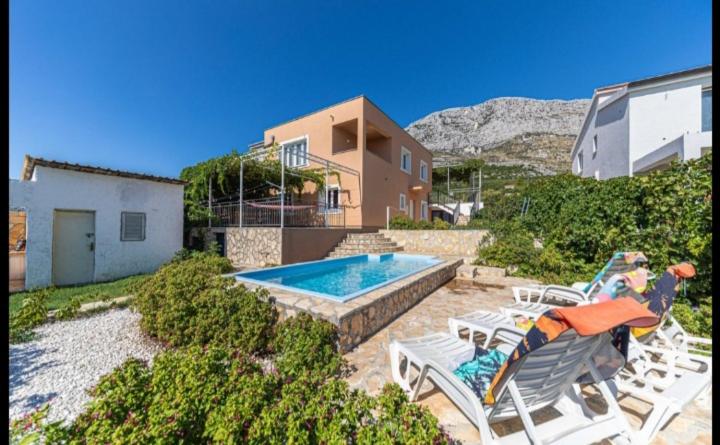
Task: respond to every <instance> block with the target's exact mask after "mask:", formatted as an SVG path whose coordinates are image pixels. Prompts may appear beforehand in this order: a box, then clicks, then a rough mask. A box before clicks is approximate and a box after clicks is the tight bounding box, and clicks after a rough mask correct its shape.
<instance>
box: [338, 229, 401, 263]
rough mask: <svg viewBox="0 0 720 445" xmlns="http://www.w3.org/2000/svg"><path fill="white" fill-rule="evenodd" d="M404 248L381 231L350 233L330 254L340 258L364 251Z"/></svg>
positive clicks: (390, 250)
mask: <svg viewBox="0 0 720 445" xmlns="http://www.w3.org/2000/svg"><path fill="white" fill-rule="evenodd" d="M402 250H403V248H402V247H401V246H398V245H397V243H395V242H394V241H392V240H390V239H389V238H387V237H386V236H385V235H383V234H381V233H349V234H348V235H347V236H346V237H345V239H344V240H342V242H340V244H338V245H337V246H335V249H334V250H333V251H332V252H330V255H328V257H329V258H338V257H343V256H349V255H360V254H363V253H374V254H377V253H388V252H400V251H402Z"/></svg>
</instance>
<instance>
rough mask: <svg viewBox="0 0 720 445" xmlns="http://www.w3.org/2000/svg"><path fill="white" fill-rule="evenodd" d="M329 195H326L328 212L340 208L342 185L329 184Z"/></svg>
mask: <svg viewBox="0 0 720 445" xmlns="http://www.w3.org/2000/svg"><path fill="white" fill-rule="evenodd" d="M326 191H327V195H326V196H325V205H326V206H327V210H328V212H333V211H339V210H340V187H339V186H337V185H328V186H327V189H326Z"/></svg>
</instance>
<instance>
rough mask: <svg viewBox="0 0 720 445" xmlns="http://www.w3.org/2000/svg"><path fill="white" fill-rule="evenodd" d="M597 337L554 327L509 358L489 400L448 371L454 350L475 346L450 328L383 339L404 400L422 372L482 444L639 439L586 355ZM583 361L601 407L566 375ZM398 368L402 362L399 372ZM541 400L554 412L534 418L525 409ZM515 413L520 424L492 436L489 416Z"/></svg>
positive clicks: (414, 391) (507, 346) (416, 389)
mask: <svg viewBox="0 0 720 445" xmlns="http://www.w3.org/2000/svg"><path fill="white" fill-rule="evenodd" d="M507 335H508V336H511V335H512V334H511V333H507ZM523 337H524V335H517V336H516V337H515V340H517V341H515V342H514V343H508V342H505V343H504V344H503V345H501V347H500V348H499V349H500V350H501V351H502V350H504V352H505V351H508V350H510V351H512V350H513V349H514V348H515V346H516V345H517V342H518V341H519V340H518V339H520V340H521V339H522V338H523ZM498 339H500V340H502V339H501V338H498ZM491 340H493V339H491ZM605 341H609V336H608V335H607V334H600V335H592V336H586V337H581V336H579V335H578V334H577V333H576V332H575V331H574V330H572V329H570V330H568V331H566V332H564V333H562V334H561V335H560V336H558V337H557V338H556V339H555V340H553V341H551V342H549V343H547V344H546V345H544V346H543V347H541V348H539V349H537V350H535V351H532V352H530V353H528V354H527V355H525V356H523V357H522V358H521V359H520V360H519V361H518V362H516V363H515V365H517V366H515V365H514V366H513V367H511V368H508V372H509V373H510V374H509V375H508V378H507V379H504V380H503V381H504V383H502V386H501V387H498V388H497V390H496V392H495V394H496V395H497V396H496V398H495V403H494V404H492V405H487V404H485V403H484V402H482V401H481V400H479V399H478V397H477V396H476V395H475V393H474V392H473V391H472V390H471V389H470V388H469V387H468V386H467V385H465V383H463V382H462V381H461V380H460V379H459V378H458V377H457V376H455V375H454V374H453V373H452V371H450V369H452V364H453V363H454V359H455V358H456V357H458V355H459V354H463V353H467V352H468V351H469V349H470V350H472V351H474V348H475V346H474V345H472V344H470V343H468V342H466V341H463V340H460V339H459V338H457V337H455V336H453V335H451V334H448V333H435V334H431V335H428V336H425V337H419V338H414V339H408V340H399V341H398V340H396V341H393V342H392V343H391V345H390V361H391V367H392V375H393V379H394V380H395V382H397V383H398V384H399V385H400V386H401V387H402V388H403V389H404V390H405V391H407V392H409V393H411V400H412V401H414V400H416V399H417V396H418V395H419V393H420V389H421V387H422V385H423V383H424V382H425V380H426V379H429V380H430V381H432V383H433V384H434V385H435V387H436V388H438V389H439V390H441V391H443V392H444V393H445V394H446V395H447V397H448V398H450V400H452V401H453V402H454V403H455V405H457V407H458V408H459V409H460V410H461V411H462V412H463V414H464V415H465V416H467V418H468V419H469V420H470V421H471V422H472V423H473V424H474V425H475V426H476V427H477V428H478V430H479V432H480V436H481V439H482V443H483V444H485V445H491V444H518V443H534V444H539V443H557V444H584V443H593V442H597V441H600V440H602V439H604V438H608V437H612V438H614V439H616V440H618V441H620V442H622V443H638V442H639V443H642V442H643V439H642V438H641V437H639V436H638V435H636V434H635V433H634V432H633V431H632V429H631V427H630V425H629V423H628V421H627V419H626V418H625V415H624V414H623V413H622V411H621V410H620V407H619V406H618V404H617V401H616V400H615V398H614V396H613V394H612V391H611V389H610V387H609V386H608V385H607V383H606V382H605V381H603V380H602V378H601V377H600V374H599V372H598V370H597V368H595V365H594V364H593V361H592V360H591V357H592V355H593V353H594V352H595V351H596V350H597V349H598V348H599V347H600V346H601V345H602V344H603V342H605ZM468 348H469V349H468ZM403 357H404V359H405V366H404V367H403V366H402V358H403ZM414 367H416V368H417V369H418V371H419V375H418V377H417V379H415V380H414V383H413V381H412V380H411V371H412V370H413V369H414ZM583 367H586V368H585V369H587V370H589V371H590V373H591V374H592V375H593V377H595V380H597V381H599V382H600V383H598V384H597V386H598V388H599V390H600V393H601V395H602V396H603V398H604V399H605V400H606V402H607V405H608V412H607V413H606V414H603V415H599V414H597V413H594V412H592V411H591V410H590V409H589V408H588V407H587V405H585V404H584V402H582V397H581V395H580V392H579V391H580V388H579V386H578V385H577V384H574V382H575V380H576V379H577V378H578V376H579V375H580V374H581V373H582V372H584V371H583V369H584V368H583ZM401 368H404V372H403V369H401ZM549 406H551V407H553V408H555V409H556V410H557V411H559V412H560V413H561V414H562V416H561V417H559V418H555V419H553V420H550V421H547V422H545V423H542V424H540V425H535V423H534V422H533V420H532V418H531V414H532V413H533V412H536V411H538V410H540V409H543V408H545V407H549ZM516 417H519V418H520V420H521V421H522V424H523V426H524V431H519V432H516V433H512V434H509V435H506V436H503V437H499V436H498V435H496V434H495V433H494V432H493V431H492V430H491V428H490V424H492V423H495V422H499V421H502V420H506V419H510V418H516Z"/></svg>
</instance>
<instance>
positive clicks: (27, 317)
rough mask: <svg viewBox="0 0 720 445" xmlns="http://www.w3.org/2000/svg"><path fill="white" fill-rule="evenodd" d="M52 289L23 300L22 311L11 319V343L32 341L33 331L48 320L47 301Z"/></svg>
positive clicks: (34, 292)
mask: <svg viewBox="0 0 720 445" xmlns="http://www.w3.org/2000/svg"><path fill="white" fill-rule="evenodd" d="M49 296H50V288H46V289H39V290H36V291H33V292H31V293H30V294H29V295H27V296H26V297H25V298H24V299H23V303H22V306H21V307H20V310H19V311H17V312H16V313H14V314H13V315H12V316H11V317H10V342H11V343H19V342H23V341H28V340H30V339H32V336H33V332H32V330H33V329H34V328H36V327H37V326H40V325H41V324H43V323H45V321H46V320H47V313H48V309H47V300H48V298H49Z"/></svg>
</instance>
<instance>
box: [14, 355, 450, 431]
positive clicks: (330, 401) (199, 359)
mask: <svg viewBox="0 0 720 445" xmlns="http://www.w3.org/2000/svg"><path fill="white" fill-rule="evenodd" d="M91 395H92V397H93V398H92V400H91V401H90V403H89V404H88V405H87V406H86V409H85V411H84V412H83V413H82V414H81V415H80V416H78V417H77V419H76V420H75V421H74V422H73V423H72V424H70V425H68V426H62V425H59V424H47V425H44V424H42V413H40V414H39V415H35V417H33V418H28V419H23V422H20V423H19V425H18V427H16V428H15V429H12V430H11V439H12V440H14V441H15V442H19V441H20V440H21V439H22V438H23V436H25V437H28V436H31V435H34V436H31V437H34V438H37V437H38V436H43V437H45V438H46V439H47V442H48V443H57V442H65V443H178V442H182V443H207V442H223V443H254V444H262V443H348V444H368V445H369V444H375V443H381V444H400V443H417V444H419V443H423V444H424V443H428V444H430V443H432V444H442V443H449V442H450V439H449V437H448V436H447V435H445V434H444V432H443V431H442V430H441V428H440V427H439V425H438V423H437V419H435V418H434V417H433V416H432V415H431V414H430V413H429V412H428V411H427V409H426V408H423V407H421V406H418V405H415V404H410V403H409V402H408V401H407V398H406V397H405V395H404V393H403V392H402V390H400V388H399V387H397V386H396V385H387V386H386V387H385V388H383V392H382V394H381V395H380V397H379V398H373V397H370V396H368V395H367V394H366V393H365V392H363V391H357V390H350V389H349V388H348V385H347V383H346V382H345V381H343V380H340V379H335V378H331V379H329V380H327V381H325V380H322V379H321V378H318V376H312V375H308V374H306V375H304V376H302V377H301V378H298V379H284V378H280V377H279V376H278V375H275V374H273V373H267V374H266V373H263V371H262V368H261V367H260V366H259V365H258V364H255V363H253V362H252V361H251V360H249V359H247V358H246V357H245V356H243V355H237V354H233V353H228V352H227V351H226V350H224V349H222V348H209V349H207V350H203V349H201V348H199V347H191V348H188V349H186V350H180V351H172V352H165V353H162V354H160V355H159V356H157V357H156V359H155V361H154V363H153V366H152V368H150V367H148V366H147V365H146V364H145V363H143V362H140V361H138V360H136V359H130V360H128V361H127V362H126V363H125V364H124V365H122V366H121V367H119V368H117V369H116V370H115V371H113V372H112V373H111V374H108V375H106V376H104V377H103V378H101V380H100V382H99V383H98V385H97V386H96V387H95V388H94V389H93V390H92V392H91Z"/></svg>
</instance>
